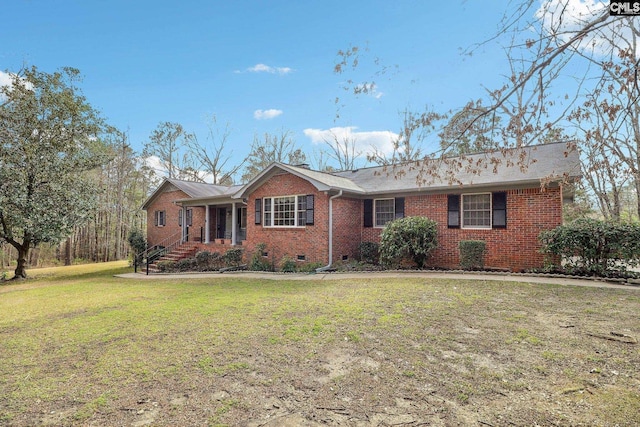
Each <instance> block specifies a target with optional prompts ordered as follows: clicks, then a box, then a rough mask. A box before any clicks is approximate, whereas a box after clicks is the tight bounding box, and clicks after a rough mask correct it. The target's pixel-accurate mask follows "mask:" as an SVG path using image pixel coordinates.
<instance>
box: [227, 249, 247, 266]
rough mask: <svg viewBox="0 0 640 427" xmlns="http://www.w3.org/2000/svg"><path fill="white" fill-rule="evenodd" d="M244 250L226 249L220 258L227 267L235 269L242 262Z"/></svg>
mask: <svg viewBox="0 0 640 427" xmlns="http://www.w3.org/2000/svg"><path fill="white" fill-rule="evenodd" d="M243 253H244V250H243V249H242V248H232V249H227V251H226V252H225V253H224V255H223V256H222V257H223V259H224V262H225V264H226V265H227V267H237V266H239V265H240V263H241V262H242V254H243Z"/></svg>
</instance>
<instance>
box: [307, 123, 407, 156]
mask: <svg viewBox="0 0 640 427" xmlns="http://www.w3.org/2000/svg"><path fill="white" fill-rule="evenodd" d="M356 129H358V128H357V127H355V126H347V127H333V128H331V129H311V128H309V129H305V130H304V134H305V135H306V136H307V137H309V138H310V139H311V142H312V143H313V144H316V145H319V144H325V143H326V142H327V141H328V142H332V141H334V137H335V138H337V139H338V141H345V140H349V141H350V140H353V141H355V145H356V151H360V152H362V153H363V154H366V153H371V152H373V151H374V149H375V150H377V151H378V152H380V153H384V154H391V153H392V152H393V141H396V140H397V139H398V134H396V133H393V132H390V131H388V130H383V131H380V130H377V131H369V132H357V131H356Z"/></svg>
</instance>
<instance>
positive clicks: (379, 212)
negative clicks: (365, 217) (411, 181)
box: [373, 199, 395, 227]
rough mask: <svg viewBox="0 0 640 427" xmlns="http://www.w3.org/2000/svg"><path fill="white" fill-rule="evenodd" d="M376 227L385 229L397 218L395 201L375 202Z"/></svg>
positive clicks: (377, 200)
mask: <svg viewBox="0 0 640 427" xmlns="http://www.w3.org/2000/svg"><path fill="white" fill-rule="evenodd" d="M373 204H374V211H375V226H376V227H384V226H385V225H387V223H388V222H391V221H393V219H394V218H395V199H376V200H374V201H373Z"/></svg>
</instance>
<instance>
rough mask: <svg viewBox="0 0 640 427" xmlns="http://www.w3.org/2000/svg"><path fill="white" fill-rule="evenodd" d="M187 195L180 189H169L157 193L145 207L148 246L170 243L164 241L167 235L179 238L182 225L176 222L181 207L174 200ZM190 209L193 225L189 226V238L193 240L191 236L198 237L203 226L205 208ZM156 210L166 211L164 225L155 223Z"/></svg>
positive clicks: (184, 197)
mask: <svg viewBox="0 0 640 427" xmlns="http://www.w3.org/2000/svg"><path fill="white" fill-rule="evenodd" d="M188 197H189V196H187V195H186V194H185V193H184V192H182V191H180V190H171V189H169V190H167V191H164V192H162V193H161V194H159V195H158V196H157V197H156V198H155V200H154V201H153V202H152V203H151V204H150V205H149V207H148V208H147V241H148V242H149V246H153V245H157V244H161V243H164V244H165V245H166V244H168V243H171V242H167V241H166V239H168V238H169V237H175V238H176V240H177V239H179V238H180V230H181V229H182V227H180V225H179V223H178V215H179V212H180V210H181V209H182V207H181V206H179V205H176V204H175V203H174V201H175V200H179V199H186V198H188ZM191 209H193V214H192V215H193V216H192V224H193V225H192V226H191V227H189V230H190V231H189V234H190V235H191V240H193V238H197V239H199V238H200V227H204V216H205V209H204V208H203V207H193V208H191ZM156 211H165V212H166V220H165V224H166V225H165V226H164V227H161V226H156V225H155V212H156Z"/></svg>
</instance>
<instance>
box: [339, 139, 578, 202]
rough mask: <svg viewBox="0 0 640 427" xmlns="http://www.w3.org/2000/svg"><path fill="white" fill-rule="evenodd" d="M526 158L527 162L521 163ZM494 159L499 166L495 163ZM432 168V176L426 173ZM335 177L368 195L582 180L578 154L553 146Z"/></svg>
mask: <svg viewBox="0 0 640 427" xmlns="http://www.w3.org/2000/svg"><path fill="white" fill-rule="evenodd" d="M523 154H524V155H525V156H524V157H523V158H524V161H523V162H519V159H520V156H521V155H523ZM492 157H494V158H495V159H497V160H499V162H497V163H495V164H494V163H492V161H491V158H492ZM519 163H524V164H526V168H524V169H523V168H521V167H520V165H519ZM468 165H473V166H472V167H468ZM494 166H495V170H494ZM485 167H486V169H485ZM429 168H431V170H432V171H433V173H432V174H430V173H425V171H426V170H428V169H429ZM474 170H475V172H474ZM478 171H480V173H477V172H478ZM335 175H337V176H340V177H344V178H348V179H349V180H351V181H353V182H354V183H355V184H356V185H357V186H358V187H360V188H362V189H363V190H364V191H365V192H366V193H367V194H381V193H393V192H411V191H418V190H422V191H437V190H445V189H450V188H452V187H453V188H456V187H460V186H464V187H481V186H483V187H489V186H502V187H508V186H514V185H519V184H533V183H540V182H541V181H542V180H545V179H550V178H555V179H556V180H557V179H559V178H562V177H566V178H576V177H579V176H580V158H579V154H578V152H577V151H576V150H572V151H570V152H569V151H568V150H567V144H566V143H553V144H545V145H536V146H531V147H526V148H523V149H517V150H511V151H509V152H507V153H504V154H503V153H500V152H497V153H483V154H475V155H470V156H467V158H466V159H460V158H450V159H447V160H445V161H440V160H432V161H428V162H419V163H418V164H415V163H409V164H402V165H397V166H395V167H383V166H378V167H371V168H363V169H359V170H354V171H342V172H337V173H335Z"/></svg>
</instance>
